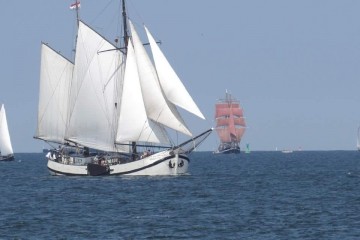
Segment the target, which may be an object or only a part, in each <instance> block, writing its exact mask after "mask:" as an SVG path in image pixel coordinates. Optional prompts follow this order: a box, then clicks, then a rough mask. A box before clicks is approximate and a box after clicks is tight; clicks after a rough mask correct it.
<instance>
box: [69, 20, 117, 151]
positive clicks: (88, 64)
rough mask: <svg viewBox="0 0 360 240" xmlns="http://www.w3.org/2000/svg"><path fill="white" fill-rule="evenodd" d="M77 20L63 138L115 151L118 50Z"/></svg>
mask: <svg viewBox="0 0 360 240" xmlns="http://www.w3.org/2000/svg"><path fill="white" fill-rule="evenodd" d="M115 48H116V47H115V46H113V45H112V44H111V43H109V42H108V41H107V40H105V39H104V38H103V37H102V36H100V35H99V34H98V33H96V32H95V31H94V30H92V29H91V28H90V27H88V26H87V25H85V24H84V23H82V22H79V30H78V38H77V43H76V56H75V67H74V78H73V81H72V85H71V94H70V112H69V124H68V128H67V131H66V139H67V140H69V141H72V142H75V143H78V144H80V145H83V146H87V147H90V148H95V149H98V150H103V151H115V150H116V149H115V145H114V144H115V134H116V133H115V129H116V127H115V126H116V115H117V102H116V98H117V96H116V79H118V74H119V72H120V71H119V69H120V68H121V64H122V60H121V59H122V56H121V54H122V53H121V52H120V51H117V50H115Z"/></svg>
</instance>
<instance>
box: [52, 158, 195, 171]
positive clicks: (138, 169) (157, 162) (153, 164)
mask: <svg viewBox="0 0 360 240" xmlns="http://www.w3.org/2000/svg"><path fill="white" fill-rule="evenodd" d="M170 158H173V156H169V157H165V158H163V159H160V160H158V161H156V162H154V163H152V164H149V165H147V166H144V167H141V168H137V169H134V170H131V171H126V172H120V173H113V174H112V173H111V170H110V174H108V175H103V176H110V175H113V176H115V175H125V174H130V173H135V172H138V171H142V170H144V169H147V168H150V167H153V166H155V165H157V164H159V163H162V162H164V161H166V160H168V159H170ZM179 159H183V160H186V161H188V162H189V163H190V159H189V158H188V157H186V156H182V155H179ZM48 169H49V171H51V172H53V173H55V174H59V175H66V176H89V175H88V174H71V173H64V172H60V171H56V170H53V169H51V168H49V167H48Z"/></svg>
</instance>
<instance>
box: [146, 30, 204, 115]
mask: <svg viewBox="0 0 360 240" xmlns="http://www.w3.org/2000/svg"><path fill="white" fill-rule="evenodd" d="M145 31H146V34H147V37H148V39H149V43H150V46H151V52H152V55H153V58H154V63H155V67H156V72H157V75H158V77H159V81H160V84H161V87H162V89H163V91H164V94H165V96H166V98H167V99H169V101H170V102H172V103H173V104H175V105H177V106H179V107H181V108H183V109H185V110H187V111H188V112H191V113H192V114H194V115H196V116H198V117H200V118H202V119H205V117H204V115H203V114H202V113H201V112H200V110H199V108H198V107H197V105H196V104H195V102H194V100H193V99H192V97H191V96H190V94H189V93H188V91H187V90H186V88H185V86H184V85H183V83H182V82H181V80H180V79H179V77H178V75H177V74H176V72H175V71H174V69H173V68H172V67H171V65H170V63H169V62H168V60H167V59H166V57H165V56H164V54H163V53H162V51H161V50H160V48H159V47H158V45H157V44H156V42H155V40H154V38H153V36H152V35H151V33H150V32H149V30H148V29H147V28H146V27H145Z"/></svg>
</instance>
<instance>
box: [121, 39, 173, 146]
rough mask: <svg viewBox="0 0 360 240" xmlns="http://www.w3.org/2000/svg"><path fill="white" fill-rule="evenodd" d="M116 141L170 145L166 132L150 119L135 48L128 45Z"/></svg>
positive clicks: (130, 44) (130, 43)
mask: <svg viewBox="0 0 360 240" xmlns="http://www.w3.org/2000/svg"><path fill="white" fill-rule="evenodd" d="M119 102H121V106H120V113H119V121H118V131H117V137H116V141H117V142H119V143H121V142H127V141H136V142H137V141H142V142H153V143H168V144H169V143H170V142H169V139H168V138H167V135H166V133H165V130H164V129H163V128H162V127H161V126H159V125H157V124H156V123H154V122H152V121H151V120H150V119H148V117H147V115H146V110H145V106H144V100H143V97H142V93H141V86H140V80H139V74H138V68H137V65H136V59H135V53H134V48H133V46H132V42H131V40H130V41H129V43H128V48H127V56H126V69H125V73H124V80H123V89H122V96H121V101H119Z"/></svg>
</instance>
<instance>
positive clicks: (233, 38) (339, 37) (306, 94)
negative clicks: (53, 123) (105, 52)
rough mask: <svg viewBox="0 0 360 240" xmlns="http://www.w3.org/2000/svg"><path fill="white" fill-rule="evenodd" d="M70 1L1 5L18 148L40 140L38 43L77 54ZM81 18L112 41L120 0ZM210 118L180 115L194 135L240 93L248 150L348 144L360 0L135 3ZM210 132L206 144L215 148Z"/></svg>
mask: <svg viewBox="0 0 360 240" xmlns="http://www.w3.org/2000/svg"><path fill="white" fill-rule="evenodd" d="M73 2H74V1H73V0H71V1H70V0H62V1H59V0H47V1H44V0H33V1H7V2H6V7H5V6H3V7H1V9H0V27H1V32H2V33H1V38H0V47H1V54H0V63H1V64H0V66H1V71H0V83H1V84H0V102H1V103H4V104H5V108H6V112H7V118H8V124H9V128H10V135H11V140H12V144H13V148H14V151H15V152H38V151H41V148H42V147H43V146H47V145H46V144H44V143H43V142H42V141H39V140H35V139H33V135H34V133H35V130H36V124H37V105H38V92H39V91H38V89H39V69H40V44H41V41H44V42H47V43H49V45H50V46H51V47H53V48H54V49H56V50H59V51H61V52H62V54H64V55H65V56H67V57H68V58H72V52H71V49H72V46H73V44H74V29H75V16H74V13H75V12H74V11H71V10H70V9H69V6H70V4H71V3H73ZM81 5H82V6H81V18H82V19H83V20H84V21H85V22H87V23H88V24H89V25H90V26H92V27H93V28H95V29H96V31H98V32H99V33H101V34H102V35H104V36H106V37H107V38H108V39H110V40H112V39H115V37H116V36H117V35H118V34H119V33H117V32H116V31H117V30H118V29H117V28H118V27H119V25H118V24H117V22H118V18H117V14H118V9H119V3H118V1H114V0H113V1H110V0H102V1H99V0H82V1H81ZM128 8H129V15H130V17H131V18H132V19H133V21H134V23H135V24H136V25H137V27H138V28H139V26H141V24H142V23H145V24H146V26H147V27H148V28H149V29H150V31H151V32H152V34H153V35H154V37H155V38H156V39H157V40H161V41H162V45H161V48H162V50H163V51H164V53H165V55H166V56H167V57H168V60H169V61H170V62H171V63H172V65H173V67H174V68H175V70H176V71H177V73H178V75H179V76H180V78H181V79H182V80H183V82H184V85H185V86H186V87H187V89H188V91H189V92H190V94H191V95H192V96H193V98H194V100H195V101H196V102H197V104H198V106H199V108H200V109H201V110H202V112H203V114H204V115H205V117H206V118H207V120H206V121H201V120H197V119H196V118H195V117H192V116H190V115H185V118H186V119H187V120H189V122H188V125H189V127H190V129H191V130H192V131H193V132H194V133H195V134H197V133H200V132H202V131H204V130H206V129H208V128H210V127H212V126H214V120H213V116H214V104H215V102H216V100H217V99H218V98H222V97H224V94H225V90H226V89H227V90H228V91H230V92H231V93H232V94H233V95H234V96H235V97H236V98H237V99H239V100H240V102H241V104H242V106H243V108H244V113H245V116H246V122H247V125H248V129H247V131H246V132H245V135H244V137H243V140H242V142H241V146H242V147H243V148H244V146H245V144H246V143H249V144H250V146H251V149H252V150H274V149H275V148H276V147H278V148H279V149H285V148H286V149H289V148H293V149H297V148H298V147H301V148H302V149H303V150H342V149H343V150H352V149H355V147H356V146H355V145H356V134H357V128H358V126H359V125H360V108H359V106H360V93H359V87H360V67H359V66H360V14H359V13H360V1H358V0H317V1H314V0H297V1H295V0H272V1H269V0H223V1H214V0H195V1H194V0H182V1H174V0H173V1H169V0H151V1H149V0H128ZM218 143H219V141H218V139H217V136H216V133H215V132H214V133H213V134H212V135H211V137H209V138H208V139H207V140H206V142H204V143H203V145H201V147H200V148H199V150H209V151H213V150H215V149H216V148H217V145H218Z"/></svg>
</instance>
